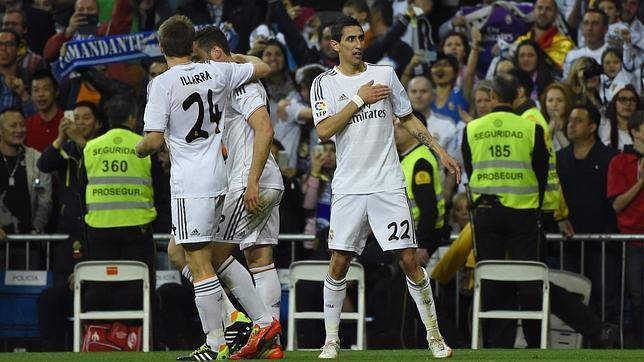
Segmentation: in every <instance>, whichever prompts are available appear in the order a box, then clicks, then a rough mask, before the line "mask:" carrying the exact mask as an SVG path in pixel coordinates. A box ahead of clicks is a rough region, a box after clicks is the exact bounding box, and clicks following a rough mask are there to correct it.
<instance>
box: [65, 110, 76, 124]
mask: <svg viewBox="0 0 644 362" xmlns="http://www.w3.org/2000/svg"><path fill="white" fill-rule="evenodd" d="M63 117H64V118H67V119H69V120H71V121H73V120H74V111H72V110H67V111H65V112H64V113H63Z"/></svg>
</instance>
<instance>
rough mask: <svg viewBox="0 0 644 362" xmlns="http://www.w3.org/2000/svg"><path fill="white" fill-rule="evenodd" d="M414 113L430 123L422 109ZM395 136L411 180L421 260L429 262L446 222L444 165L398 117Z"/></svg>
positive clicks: (410, 198) (408, 185)
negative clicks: (443, 184) (441, 175)
mask: <svg viewBox="0 0 644 362" xmlns="http://www.w3.org/2000/svg"><path fill="white" fill-rule="evenodd" d="M414 115H415V116H416V117H417V118H418V119H420V120H421V122H423V123H424V124H427V121H426V120H425V116H423V115H422V113H420V112H416V111H414ZM394 137H395V140H396V148H397V149H398V155H400V165H401V166H402V170H403V174H404V175H405V182H406V183H407V187H406V189H407V198H408V199H409V202H410V204H411V210H412V216H413V218H414V226H415V229H416V239H417V240H418V252H419V257H420V259H421V260H420V262H421V263H422V264H427V261H428V260H429V257H430V256H431V255H432V254H433V253H434V252H435V251H436V249H438V246H439V243H440V239H441V237H442V232H441V231H442V229H443V225H444V223H445V200H444V199H443V187H442V185H441V180H440V167H439V165H438V161H437V159H436V156H434V154H433V153H432V151H431V150H430V149H429V148H427V147H425V146H424V145H422V144H420V143H419V142H418V141H417V140H416V138H415V137H414V136H412V135H411V134H410V133H409V131H407V130H406V129H405V128H404V127H402V126H401V125H400V121H398V120H396V125H395V127H394Z"/></svg>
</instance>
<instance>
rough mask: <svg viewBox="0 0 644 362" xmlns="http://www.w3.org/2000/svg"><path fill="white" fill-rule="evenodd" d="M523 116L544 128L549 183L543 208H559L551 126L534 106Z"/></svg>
mask: <svg viewBox="0 0 644 362" xmlns="http://www.w3.org/2000/svg"><path fill="white" fill-rule="evenodd" d="M521 117H523V118H525V119H527V120H529V121H532V122H535V123H536V124H538V125H540V126H541V127H542V128H543V137H544V139H545V141H546V147H547V148H548V184H547V185H546V192H545V193H544V195H543V205H542V206H541V209H542V210H544V211H555V210H559V201H560V198H559V196H560V192H559V188H560V186H559V175H558V174H557V155H556V153H555V148H554V145H553V144H552V138H551V137H550V127H549V126H548V123H547V122H546V119H545V118H543V115H542V114H541V112H540V111H539V110H538V109H537V108H536V107H532V108H530V109H528V110H527V111H525V112H523V114H521Z"/></svg>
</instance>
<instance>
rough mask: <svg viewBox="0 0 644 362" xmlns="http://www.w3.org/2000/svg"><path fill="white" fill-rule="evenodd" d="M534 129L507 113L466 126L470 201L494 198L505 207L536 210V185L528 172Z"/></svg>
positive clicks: (472, 122) (537, 193) (533, 175)
mask: <svg viewBox="0 0 644 362" xmlns="http://www.w3.org/2000/svg"><path fill="white" fill-rule="evenodd" d="M536 126H537V125H536V123H534V122H530V121H528V120H526V119H523V118H521V117H520V116H518V115H516V114H514V113H509V112H492V113H488V114H487V115H485V116H483V117H481V118H479V119H476V120H473V121H471V122H470V123H468V124H467V143H468V145H469V147H470V150H471V153H472V175H470V189H471V191H472V199H473V200H474V201H476V200H477V199H478V198H479V197H480V196H481V195H496V196H497V197H498V198H499V201H500V202H501V204H502V205H503V206H505V207H509V208H513V209H536V208H538V207H539V183H538V181H537V176H536V175H535V173H534V170H533V169H532V153H533V149H534V142H535V139H534V138H535V137H534V135H535V128H536Z"/></svg>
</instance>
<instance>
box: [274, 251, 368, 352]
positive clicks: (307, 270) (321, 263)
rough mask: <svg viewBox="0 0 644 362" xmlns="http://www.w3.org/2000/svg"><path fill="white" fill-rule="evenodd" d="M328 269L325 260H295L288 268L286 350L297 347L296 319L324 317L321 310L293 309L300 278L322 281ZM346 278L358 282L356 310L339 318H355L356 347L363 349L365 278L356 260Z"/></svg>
mask: <svg viewBox="0 0 644 362" xmlns="http://www.w3.org/2000/svg"><path fill="white" fill-rule="evenodd" d="M328 270H329V262H328V261H326V260H307V261H296V262H294V263H292V264H291V267H290V268H289V298H288V341H287V345H286V350H287V351H293V350H295V349H297V331H296V329H295V328H296V327H295V320H296V319H324V313H323V312H298V311H296V310H295V308H296V307H295V306H296V305H297V304H296V288H295V285H296V284H297V282H298V281H300V280H309V281H318V282H324V279H325V278H326V275H327V272H328ZM346 280H347V282H348V281H351V280H354V281H357V282H358V311H357V312H355V313H342V314H341V315H340V320H355V321H356V324H357V347H358V349H359V350H364V349H365V346H366V343H365V311H366V310H365V284H364V283H365V280H364V268H363V267H362V265H360V264H359V263H357V262H351V267H350V268H349V272H348V273H347V276H346ZM320 304H322V303H320Z"/></svg>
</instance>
